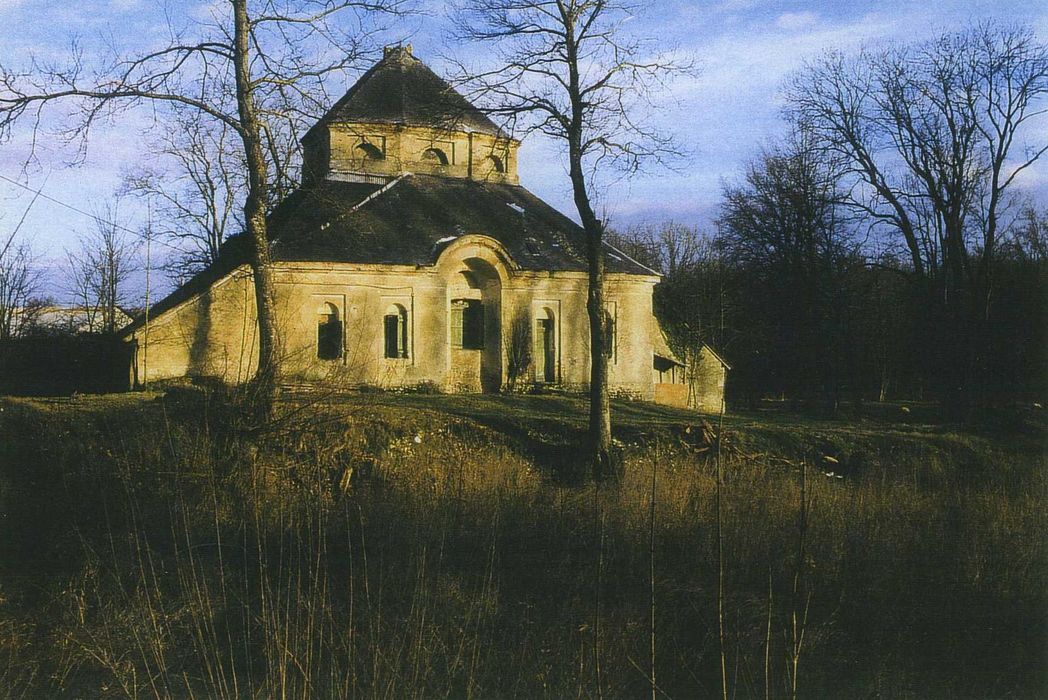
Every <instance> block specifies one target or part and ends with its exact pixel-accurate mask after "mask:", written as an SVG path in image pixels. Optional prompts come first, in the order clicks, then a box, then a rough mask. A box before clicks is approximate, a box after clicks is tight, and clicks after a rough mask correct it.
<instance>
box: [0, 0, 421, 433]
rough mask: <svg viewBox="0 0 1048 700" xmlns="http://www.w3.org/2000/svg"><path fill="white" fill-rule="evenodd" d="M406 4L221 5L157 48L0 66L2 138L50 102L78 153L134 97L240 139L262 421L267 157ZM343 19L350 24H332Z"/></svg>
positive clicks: (273, 368)
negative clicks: (384, 17) (63, 109)
mask: <svg viewBox="0 0 1048 700" xmlns="http://www.w3.org/2000/svg"><path fill="white" fill-rule="evenodd" d="M404 6H405V0H288V1H286V2H276V1H275V0H257V1H254V0H230V1H229V3H228V5H225V6H224V7H222V6H213V7H214V9H213V13H214V14H213V15H212V17H211V18H210V19H209V20H204V21H195V20H192V19H188V18H186V19H185V20H184V21H185V22H186V24H185V25H184V26H179V27H173V26H172V27H169V32H168V33H169V36H168V37H167V38H166V40H165V41H157V42H156V44H155V45H157V46H159V48H155V49H151V50H147V51H145V52H143V53H140V54H138V55H122V54H120V53H118V52H114V55H113V56H111V57H109V58H108V59H107V60H104V61H102V62H101V64H100V65H97V66H88V65H87V64H86V63H85V60H84V54H83V52H82V51H80V50H74V54H73V56H72V57H71V59H70V62H69V64H68V65H66V66H53V65H50V64H44V63H41V62H38V61H35V60H33V61H31V62H30V64H29V66H28V68H26V69H24V70H19V71H15V70H12V69H11V68H10V67H7V66H4V67H0V137H10V136H11V135H12V130H13V128H14V126H15V125H16V124H17V123H19V122H21V121H22V120H23V119H24V120H27V121H28V122H29V123H30V124H31V125H33V127H34V129H35V128H36V127H37V126H38V125H39V124H40V123H41V117H42V113H43V111H44V110H45V109H46V108H47V107H48V106H50V105H53V104H54V103H57V102H66V103H71V105H72V107H73V112H72V114H71V121H70V124H69V127H68V129H67V131H66V134H67V136H69V137H71V138H74V139H78V140H79V142H80V144H81V145H82V146H83V145H84V144H86V143H87V137H88V135H89V132H90V129H91V127H92V126H93V125H94V124H95V122H96V121H98V120H99V119H100V118H104V117H107V116H110V115H112V114H114V113H115V112H117V111H119V110H121V109H126V108H129V107H131V106H133V105H135V104H140V103H142V102H150V103H153V104H154V106H156V107H158V108H160V109H161V112H160V113H161V114H162V115H163V114H165V113H166V111H165V110H163V108H164V107H166V106H171V105H181V106H183V107H185V108H188V109H191V110H193V112H194V113H195V114H196V116H197V117H198V118H199V119H201V120H209V121H213V122H215V123H217V124H220V125H224V126H225V127H227V128H229V129H230V130H232V132H233V133H235V134H236V135H237V136H238V138H239V140H240V144H241V149H242V155H243V161H244V163H245V165H246V169H247V189H246V194H245V196H244V204H243V217H244V225H245V228H246V233H247V236H248V238H249V240H250V242H251V261H250V262H251V268H252V271H253V273H254V274H253V277H254V287H255V300H256V310H257V318H258V328H259V359H258V369H257V372H256V376H255V383H256V384H257V385H258V388H259V392H258V399H259V405H258V407H257V408H258V409H259V410H260V413H261V415H262V417H263V419H264V418H265V417H267V416H268V415H269V413H270V411H271V409H272V406H273V401H274V399H275V397H276V391H277V387H278V381H279V370H280V350H279V338H278V333H277V326H276V319H275V301H274V282H273V272H272V265H271V260H270V253H269V243H268V231H267V222H266V208H267V204H268V202H269V201H270V197H271V193H272V192H273V191H274V188H279V187H280V183H281V182H282V181H283V180H284V179H286V177H287V175H288V172H289V170H288V164H287V163H275V162H274V160H273V153H274V152H276V151H277V150H278V144H280V143H286V142H287V140H288V138H289V137H288V135H287V134H289V133H290V134H292V136H291V137H290V138H293V135H294V134H295V133H297V132H298V131H299V130H300V129H299V128H298V127H299V125H300V124H301V122H302V119H303V118H304V117H308V116H315V113H314V114H313V115H307V110H306V109H305V108H304V106H310V105H313V106H316V110H315V112H319V110H320V109H322V108H323V106H324V104H326V102H327V100H326V99H325V91H324V85H325V80H326V78H327V77H329V76H331V75H332V74H334V73H341V72H342V71H344V70H345V69H347V68H349V67H350V66H352V65H354V64H355V62H356V61H357V60H358V59H359V58H360V55H361V51H362V50H363V47H364V45H365V42H366V41H367V39H368V37H369V30H368V27H369V26H371V25H370V24H368V20H369V18H371V17H373V16H374V13H378V12H382V13H397V12H400V11H402V10H403V9H404ZM219 8H222V9H219ZM347 15H351V16H352V17H351V19H350V21H347V22H346V23H345V24H340V22H339V20H340V19H343V18H346V16H347ZM346 26H348V27H349V28H348V29H347V28H345V27H346ZM318 102H319V104H318Z"/></svg>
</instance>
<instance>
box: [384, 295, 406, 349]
mask: <svg viewBox="0 0 1048 700" xmlns="http://www.w3.org/2000/svg"><path fill="white" fill-rule="evenodd" d="M383 330H384V338H385V349H386V350H385V355H386V357H387V358H389V359H401V358H406V357H407V356H408V311H407V309H405V308H404V307H403V306H401V305H400V304H393V305H391V306H390V307H389V308H388V309H387V310H386V315H385V316H384V317H383Z"/></svg>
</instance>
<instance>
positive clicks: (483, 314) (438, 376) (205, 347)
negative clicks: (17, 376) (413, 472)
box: [125, 46, 661, 400]
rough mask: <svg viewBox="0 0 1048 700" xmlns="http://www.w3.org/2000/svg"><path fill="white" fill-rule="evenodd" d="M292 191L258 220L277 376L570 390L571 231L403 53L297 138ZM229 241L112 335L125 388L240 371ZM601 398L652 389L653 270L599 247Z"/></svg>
mask: <svg viewBox="0 0 1048 700" xmlns="http://www.w3.org/2000/svg"><path fill="white" fill-rule="evenodd" d="M302 144H303V153H304V158H303V160H304V164H303V173H302V185H301V187H300V188H299V189H298V190H297V191H295V192H294V193H292V194H291V195H290V196H289V197H287V198H286V199H285V200H284V201H283V202H282V203H281V204H280V205H279V206H278V207H277V208H276V210H275V211H274V212H273V213H272V215H271V216H270V219H269V231H270V237H271V255H272V259H273V269H274V277H275V282H276V307H277V321H278V330H279V335H280V339H281V343H282V347H281V353H282V358H283V359H282V371H283V373H284V377H285V379H286V380H287V381H291V382H324V383H328V382H331V383H345V384H346V385H360V384H367V385H373V386H378V387H386V388H396V387H413V386H419V385H428V386H433V387H435V388H437V389H440V390H443V391H449V392H456V391H461V392H480V391H486V392H488V391H500V390H504V389H506V388H509V387H512V386H521V385H530V384H532V383H538V384H550V385H559V386H563V387H565V388H569V389H585V388H586V386H587V384H588V380H589V371H590V367H589V364H590V363H589V324H588V317H587V314H586V297H587V274H586V269H587V267H586V260H585V254H584V232H583V230H582V228H581V227H580V226H578V225H577V224H575V223H574V222H573V221H572V220H571V219H569V218H568V217H567V216H565V215H563V214H562V213H560V212H558V211H557V210H555V209H553V208H552V207H551V206H549V205H548V204H546V203H545V202H543V201H542V200H541V199H539V198H538V197H536V196H535V195H534V194H532V193H531V192H529V191H528V190H527V189H525V188H524V187H522V186H521V185H520V184H519V181H518V178H517V152H518V147H519V145H520V144H519V142H518V141H516V140H514V139H512V138H510V137H509V136H508V135H507V134H505V133H504V132H503V131H502V130H501V129H500V128H499V127H498V126H496V125H495V124H494V123H493V122H492V121H491V120H489V119H488V118H487V117H486V116H485V115H484V114H483V113H482V112H480V111H479V110H478V109H476V108H475V107H473V106H472V105H471V104H469V102H468V101H467V100H466V99H465V98H463V97H462V96H461V95H460V94H459V93H457V92H455V91H454V90H453V89H452V88H451V87H450V86H449V85H448V84H447V83H446V82H445V81H444V80H443V79H441V78H440V77H439V76H437V75H436V74H435V73H433V71H431V70H430V69H429V68H428V67H426V66H425V65H424V64H423V63H422V62H421V61H420V60H419V59H418V58H416V57H415V56H414V55H413V54H412V50H411V47H410V46H406V47H391V48H387V49H386V52H385V55H384V57H383V58H382V60H381V61H379V62H378V63H377V64H376V65H375V66H373V67H372V68H371V69H370V70H368V71H367V72H366V73H365V74H364V75H363V76H362V77H361V78H360V80H359V81H357V83H356V84H354V85H353V87H352V88H350V90H349V91H348V92H347V93H346V95H345V96H344V97H342V99H340V100H339V101H338V102H337V103H335V105H334V106H333V107H332V108H331V109H330V111H329V112H328V113H327V114H326V115H325V116H324V117H323V118H322V119H321V120H320V121H319V122H317V124H316V125H314V126H313V127H312V128H311V129H310V130H309V131H308V132H307V133H306V134H305V135H304V137H303V139H302ZM248 252H249V248H248V241H247V238H246V236H244V235H240V236H234V237H232V238H231V239H230V240H229V241H227V243H226V244H225V245H224V247H223V249H222V253H221V256H220V260H219V262H218V264H216V265H215V266H213V268H212V269H209V270H207V271H205V272H203V273H201V274H199V275H197V276H196V277H194V278H193V279H191V280H190V281H189V282H187V283H186V284H185V285H183V286H182V287H180V288H178V289H177V290H176V291H175V292H174V293H172V294H171V295H170V296H168V297H167V298H166V299H164V300H162V301H161V302H159V303H158V304H156V305H155V306H153V308H152V310H151V314H150V321H149V324H148V329H147V328H146V325H145V323H144V321H143V319H141V318H140V319H138V320H136V322H135V323H134V324H132V326H131V327H130V328H129V329H128V330H127V331H126V332H125V338H126V339H127V341H128V342H130V343H131V344H133V346H134V348H135V361H134V373H135V379H136V381H137V382H139V383H141V382H145V381H155V380H159V379H167V378H175V377H186V376H207V377H216V378H220V379H222V380H225V381H227V382H233V383H236V382H242V381H245V380H247V379H249V378H250V377H251V376H252V375H253V373H254V369H255V365H256V362H257V323H256V320H255V300H254V287H253V285H252V282H251V270H250V267H249V266H248V262H247V261H248V259H249V258H248ZM606 254H607V257H606V261H607V262H606V265H607V268H606V298H607V307H606V313H607V318H608V322H609V323H608V326H609V334H610V336H611V343H610V350H609V352H610V357H609V376H610V384H611V387H612V391H613V392H618V393H620V394H629V395H632V396H636V397H638V398H644V399H647V400H653V399H654V398H655V377H654V375H653V370H652V367H653V358H654V346H655V343H656V336H660V335H661V332H660V331H659V330H658V327H657V324H653V323H652V318H653V317H652V289H653V287H654V285H655V284H656V283H657V282H658V280H659V276H658V275H657V274H656V273H655V272H654V271H652V270H651V269H649V268H646V267H644V266H643V265H641V264H639V263H638V262H636V261H634V260H632V259H630V258H629V257H628V256H627V255H625V254H623V253H621V252H620V251H618V250H616V249H614V248H612V247H611V246H608V247H607V248H606Z"/></svg>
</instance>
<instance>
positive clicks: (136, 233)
mask: <svg viewBox="0 0 1048 700" xmlns="http://www.w3.org/2000/svg"><path fill="white" fill-rule="evenodd" d="M0 180H4V181H6V182H9V183H11V184H12V185H14V186H15V187H21V188H22V189H23V190H26V191H27V192H32V193H33V194H34V195H36V196H38V197H42V198H43V199H46V200H48V201H49V202H53V203H55V204H57V205H58V206H60V207H65V208H66V209H69V210H70V211H75V212H76V213H77V214H82V215H83V216H86V217H88V218H89V219H92V220H93V221H96V222H98V223H100V224H105V225H108V226H112V227H113V228H116V229H120V230H121V231H126V232H127V233H130V234H131V235H132V236H135V237H137V238H140V239H142V240H145V239H146V238H147V237H150V236H148V234H144V233H142V232H141V231H135V230H133V229H129V228H127V227H126V226H121V225H120V224H118V223H116V222H115V221H108V220H106V219H103V218H102V217H100V216H98V215H97V214H92V213H90V212H86V211H84V210H83V209H78V208H77V207H74V206H73V205H72V204H67V203H66V202H63V201H62V200H60V199H56V198H54V197H52V196H51V195H49V194H44V191H43V190H34V189H33V188H32V187H30V186H29V185H23V184H22V183H21V182H18V181H17V180H13V179H11V178H9V177H7V176H6V175H4V174H3V173H0ZM150 223H152V222H150ZM156 242H157V243H159V244H160V245H162V246H165V247H167V248H170V249H171V250H173V251H176V252H178V253H185V251H184V250H182V249H181V248H179V247H177V246H173V245H171V244H170V243H165V242H164V241H161V240H157V241H156Z"/></svg>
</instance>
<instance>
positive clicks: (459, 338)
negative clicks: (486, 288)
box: [451, 299, 484, 350]
mask: <svg viewBox="0 0 1048 700" xmlns="http://www.w3.org/2000/svg"><path fill="white" fill-rule="evenodd" d="M451 345H452V346H453V347H456V348H462V349H463V350H483V349H484V304H483V303H481V301H480V300H479V299H456V300H454V301H453V302H451Z"/></svg>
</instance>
